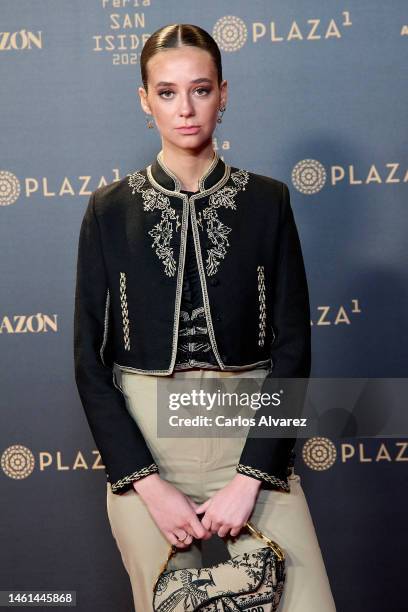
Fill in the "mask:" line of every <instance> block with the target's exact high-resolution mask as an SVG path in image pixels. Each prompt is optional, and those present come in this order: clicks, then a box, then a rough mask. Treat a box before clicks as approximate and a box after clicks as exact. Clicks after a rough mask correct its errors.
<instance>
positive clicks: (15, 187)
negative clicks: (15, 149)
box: [0, 170, 21, 206]
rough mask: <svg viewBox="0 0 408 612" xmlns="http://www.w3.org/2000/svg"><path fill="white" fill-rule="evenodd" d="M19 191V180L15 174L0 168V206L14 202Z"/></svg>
mask: <svg viewBox="0 0 408 612" xmlns="http://www.w3.org/2000/svg"><path fill="white" fill-rule="evenodd" d="M20 191H21V189H20V182H19V180H18V178H17V177H16V175H15V174H13V173H12V172H8V171H7V170H0V206H9V204H14V202H15V201H16V200H17V198H18V196H19V195H20Z"/></svg>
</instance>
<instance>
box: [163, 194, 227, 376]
mask: <svg viewBox="0 0 408 612" xmlns="http://www.w3.org/2000/svg"><path fill="white" fill-rule="evenodd" d="M181 193H186V194H187V195H188V196H189V197H190V196H191V195H192V194H193V193H195V192H194V191H186V190H182V191H181ZM194 367H204V368H210V369H217V370H219V369H220V368H219V365H218V362H217V360H216V358H215V355H214V352H213V350H212V347H211V342H210V339H209V336H208V327H207V319H206V316H205V311H204V303H203V296H202V290H201V282H200V274H199V271H198V266H197V258H196V252H195V248H194V236H193V231H192V229H191V218H190V217H189V223H188V228H187V248H186V260H185V265H184V276H183V290H182V295H181V307H180V318H179V332H178V343H177V357H176V364H175V368H174V369H175V370H185V369H189V368H194Z"/></svg>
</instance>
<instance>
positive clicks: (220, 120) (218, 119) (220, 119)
mask: <svg viewBox="0 0 408 612" xmlns="http://www.w3.org/2000/svg"><path fill="white" fill-rule="evenodd" d="M220 111H221V115H220V116H219V117H218V118H217V123H222V116H223V114H224V111H225V106H221V108H220Z"/></svg>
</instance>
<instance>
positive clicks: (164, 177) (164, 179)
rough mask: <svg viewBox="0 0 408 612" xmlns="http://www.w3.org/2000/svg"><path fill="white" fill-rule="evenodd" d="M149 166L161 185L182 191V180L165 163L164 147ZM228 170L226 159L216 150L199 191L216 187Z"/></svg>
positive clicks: (199, 185) (156, 180)
mask: <svg viewBox="0 0 408 612" xmlns="http://www.w3.org/2000/svg"><path fill="white" fill-rule="evenodd" d="M149 168H150V172H151V175H152V177H153V179H154V181H155V182H156V183H157V184H158V185H159V186H160V187H163V188H164V189H166V190H168V191H173V192H175V193H180V191H181V183H180V180H179V179H178V178H177V176H176V175H175V174H174V173H173V172H172V171H171V170H170V168H168V167H167V166H166V164H165V163H164V161H163V149H161V150H160V151H159V153H158V154H157V155H156V159H155V160H154V162H153V163H152V164H151V165H150V167H149ZM227 171H229V166H227V164H225V163H224V161H223V160H222V159H221V157H220V156H219V155H218V153H217V151H214V157H213V159H212V161H211V163H210V165H209V166H208V168H207V169H206V171H205V172H204V174H203V175H202V176H201V177H200V180H199V182H198V189H199V191H200V192H201V191H207V190H208V189H210V188H211V187H214V186H215V185H216V184H217V183H219V182H220V181H221V179H222V178H224V177H225V175H226V173H227Z"/></svg>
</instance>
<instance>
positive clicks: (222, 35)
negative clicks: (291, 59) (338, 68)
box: [212, 11, 352, 52]
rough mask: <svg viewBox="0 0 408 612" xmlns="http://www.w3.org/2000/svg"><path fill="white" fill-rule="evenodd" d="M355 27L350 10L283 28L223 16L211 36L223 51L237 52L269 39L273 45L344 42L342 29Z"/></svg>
mask: <svg viewBox="0 0 408 612" xmlns="http://www.w3.org/2000/svg"><path fill="white" fill-rule="evenodd" d="M351 25H352V22H351V19H350V13H349V11H343V12H342V13H341V14H340V16H339V17H338V18H337V19H336V18H334V17H332V18H328V17H327V18H325V19H323V20H322V19H320V18H309V19H306V18H302V21H301V22H299V21H297V20H295V19H294V20H293V21H292V22H290V23H289V25H285V26H282V25H281V24H280V23H278V22H277V21H270V22H268V23H267V22H264V21H254V22H252V23H250V24H247V23H246V22H245V21H244V20H243V19H241V18H240V17H237V16H236V15H225V16H224V17H220V18H219V19H218V20H217V21H216V22H215V24H214V27H213V30H212V35H213V38H214V39H215V40H216V41H217V43H218V46H219V47H220V49H221V50H222V51H228V52H231V51H238V50H239V49H242V47H244V45H245V44H246V43H247V41H248V40H249V41H250V42H251V43H259V42H260V41H261V40H266V41H268V42H270V43H282V42H291V41H298V42H299V41H321V40H322V39H323V40H328V39H333V38H334V39H341V38H342V36H343V29H344V28H349V27H350V26H351Z"/></svg>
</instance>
